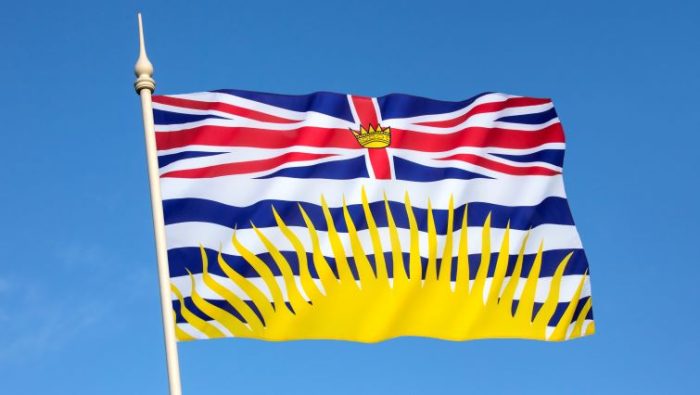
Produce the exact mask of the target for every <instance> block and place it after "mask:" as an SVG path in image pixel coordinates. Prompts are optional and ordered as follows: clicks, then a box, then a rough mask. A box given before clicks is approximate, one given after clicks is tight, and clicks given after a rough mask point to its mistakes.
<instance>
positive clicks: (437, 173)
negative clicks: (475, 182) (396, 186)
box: [394, 156, 492, 182]
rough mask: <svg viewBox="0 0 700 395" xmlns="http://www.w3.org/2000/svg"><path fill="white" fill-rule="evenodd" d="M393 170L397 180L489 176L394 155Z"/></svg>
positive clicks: (425, 180) (428, 180)
mask: <svg viewBox="0 0 700 395" xmlns="http://www.w3.org/2000/svg"><path fill="white" fill-rule="evenodd" d="M394 172H395V174H396V179H397V180H407V181H424V182H430V181H440V180H445V179H448V178H455V179H458V180H471V179H474V178H489V179H491V178H492V177H488V176H485V175H483V174H478V173H473V172H471V171H466V170H462V169H457V168H454V167H431V166H425V165H421V164H418V163H415V162H411V161H410V160H406V159H402V158H399V157H397V156H395V157H394Z"/></svg>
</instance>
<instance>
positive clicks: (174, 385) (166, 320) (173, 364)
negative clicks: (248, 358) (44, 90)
mask: <svg viewBox="0 0 700 395" xmlns="http://www.w3.org/2000/svg"><path fill="white" fill-rule="evenodd" d="M138 20H139V58H138V59H137V60H136V65H135V66H134V73H135V74H136V77H137V78H136V82H134V88H135V89H136V93H137V94H138V95H139V96H141V111H142V113H143V131H144V134H145V137H146V157H147V160H148V180H149V182H150V185H151V210H152V211H153V229H154V232H155V240H156V257H157V261H158V282H159V284H160V308H161V313H162V315H163V333H164V335H165V357H166V360H167V364H168V386H169V388H170V395H181V394H182V387H181V385H180V367H179V362H178V357H177V340H176V338H175V318H174V317H173V309H172V300H171V296H170V273H169V270H168V255H167V249H166V246H165V222H164V220H163V205H162V202H161V194H160V182H159V181H160V176H159V174H158V157H157V154H156V137H155V130H154V127H153V102H152V100H151V94H152V93H153V91H155V89H156V83H155V81H154V80H153V65H152V64H151V62H150V61H149V60H148V56H146V44H145V42H144V39H143V23H142V22H141V13H138Z"/></svg>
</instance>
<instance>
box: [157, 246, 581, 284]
mask: <svg viewBox="0 0 700 395" xmlns="http://www.w3.org/2000/svg"><path fill="white" fill-rule="evenodd" d="M365 249H366V250H367V251H365V252H368V251H369V249H371V246H365ZM204 252H205V253H206V255H207V258H208V260H209V272H210V273H212V274H218V275H220V276H224V277H225V276H226V274H225V273H224V272H223V271H222V270H221V268H220V267H219V264H218V260H217V259H218V252H217V251H215V250H212V249H208V248H205V249H204ZM569 253H573V255H572V256H571V259H570V260H569V263H568V264H567V265H566V269H565V270H564V274H567V275H568V274H584V273H585V272H586V270H587V269H588V260H587V259H586V254H585V253H584V251H583V250H582V249H570V250H549V251H544V252H543V253H542V268H541V270H540V277H546V276H552V275H553V274H554V271H555V270H556V268H557V266H558V265H559V263H560V262H561V261H562V259H564V257H565V256H566V255H567V254H569ZM281 254H282V255H283V256H284V257H285V259H286V260H287V262H288V263H289V266H290V267H291V269H292V272H293V273H294V274H296V275H298V274H299V261H298V259H297V255H296V252H291V251H281ZM222 255H223V258H224V260H225V261H226V263H228V265H229V266H231V267H232V268H234V269H235V270H236V271H237V272H238V273H240V274H241V275H242V276H244V277H259V275H258V273H257V272H256V271H255V269H253V267H252V266H250V264H248V262H247V261H246V260H245V259H243V258H242V257H240V256H238V255H228V254H222ZM438 255H440V254H438ZM535 255H536V254H526V255H525V256H524V258H523V271H522V274H521V276H523V277H526V276H527V275H528V273H530V269H531V267H532V262H533V261H534V259H535ZM257 256H258V258H260V259H261V260H262V261H263V262H265V264H266V265H267V266H268V267H269V268H270V270H271V271H272V273H274V274H275V275H276V276H279V275H281V273H280V271H279V268H278V267H277V264H276V263H275V261H274V259H272V256H271V255H270V254H269V253H262V254H258V255H257ZM306 256H307V262H308V266H309V272H310V273H311V276H312V277H314V278H318V273H316V268H315V266H314V264H313V254H312V253H307V254H306ZM409 257H410V254H409V253H407V252H406V253H404V254H403V262H404V267H405V270H406V272H408V262H409ZM497 257H498V253H495V252H494V253H492V254H491V265H490V266H489V270H488V275H489V276H493V272H494V269H495V265H496V259H497ZM367 258H368V259H369V261H370V264H371V265H372V268H373V269H375V272H376V266H375V262H374V254H369V255H367ZM347 259H348V262H349V265H350V270H352V272H353V275H354V276H355V279H359V277H358V275H357V269H356V266H355V260H354V258H353V257H348V258H347ZM516 259H517V255H510V256H509V258H508V269H507V272H506V273H507V275H510V274H511V273H512V272H513V269H514V268H515V261H516ZM326 260H327V261H328V265H329V266H330V267H331V269H332V270H333V272H334V273H335V274H336V276H337V275H338V274H337V273H338V272H337V269H336V264H335V259H334V258H333V257H326ZM384 261H385V262H386V265H387V272H388V273H389V276H390V277H393V270H392V262H393V259H392V255H391V252H385V253H384ZM168 262H169V267H170V276H171V277H178V276H185V275H187V270H189V271H191V272H192V273H195V274H196V273H201V272H202V257H201V252H200V250H199V248H198V247H183V248H173V249H170V250H168ZM480 262H481V254H470V255H469V277H470V279H472V280H473V279H474V278H476V271H477V269H478V268H479V264H480ZM421 264H422V265H423V273H425V268H426V267H427V264H428V258H425V257H421ZM439 267H440V258H438V269H439ZM451 274H452V280H453V281H454V280H455V279H456V274H457V258H456V257H454V258H453V259H452V272H451Z"/></svg>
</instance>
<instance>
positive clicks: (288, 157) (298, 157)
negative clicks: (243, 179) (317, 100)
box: [161, 152, 335, 178]
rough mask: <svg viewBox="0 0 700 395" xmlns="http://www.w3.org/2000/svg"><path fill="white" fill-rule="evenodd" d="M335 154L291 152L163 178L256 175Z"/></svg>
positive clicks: (183, 172) (183, 171) (180, 172)
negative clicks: (293, 163)
mask: <svg viewBox="0 0 700 395" xmlns="http://www.w3.org/2000/svg"><path fill="white" fill-rule="evenodd" d="M329 156H335V154H309V153H304V152H289V153H286V154H282V155H280V156H277V157H275V158H270V159H261V160H251V161H247V162H236V163H226V164H223V165H216V166H208V167H201V168H198V169H187V170H174V171H171V172H168V173H165V174H163V175H161V178H168V177H171V178H211V177H220V176H228V175H233V174H245V173H256V172H259V171H265V170H271V169H274V168H275V167H278V166H280V165H283V164H285V163H289V162H297V161H307V160H313V159H321V158H327V157H329Z"/></svg>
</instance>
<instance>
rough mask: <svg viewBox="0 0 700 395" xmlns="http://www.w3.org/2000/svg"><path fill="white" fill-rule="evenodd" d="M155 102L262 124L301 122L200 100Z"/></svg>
mask: <svg viewBox="0 0 700 395" xmlns="http://www.w3.org/2000/svg"><path fill="white" fill-rule="evenodd" d="M153 101H154V102H155V103H160V104H166V105H171V106H177V107H184V108H190V109H195V110H207V111H221V112H225V113H227V114H231V115H236V116H239V117H245V118H250V119H254V120H256V121H261V122H273V123H295V122H299V121H296V120H293V119H287V118H281V117H276V116H274V115H270V114H266V113H264V112H260V111H255V110H251V109H249V108H243V107H238V106H234V105H232V104H228V103H222V102H206V101H199V100H190V99H181V98H177V97H169V96H153Z"/></svg>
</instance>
